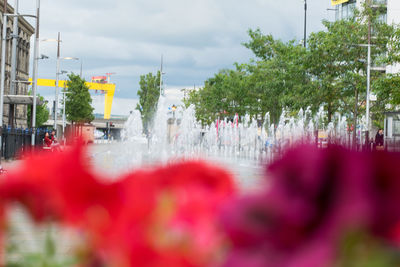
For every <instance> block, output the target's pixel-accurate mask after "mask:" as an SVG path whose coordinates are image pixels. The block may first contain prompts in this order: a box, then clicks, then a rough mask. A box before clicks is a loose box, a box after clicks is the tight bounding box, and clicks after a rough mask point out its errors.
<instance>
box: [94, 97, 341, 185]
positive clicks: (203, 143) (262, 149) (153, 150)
mask: <svg viewBox="0 0 400 267" xmlns="http://www.w3.org/2000/svg"><path fill="white" fill-rule="evenodd" d="M167 110H168V108H167V105H166V104H165V99H164V97H161V98H160V100H159V103H158V108H157V112H156V115H155V118H154V121H153V127H152V128H151V129H150V134H149V136H148V137H145V136H144V135H143V128H142V121H141V116H140V113H139V112H138V111H135V112H133V113H132V114H131V115H130V117H129V119H128V121H127V122H126V125H125V129H124V130H123V133H122V137H123V141H122V142H120V143H116V144H113V145H112V146H110V145H109V146H106V148H105V150H102V151H98V150H97V152H94V156H93V158H94V159H95V161H96V162H97V165H98V166H100V168H101V167H106V168H108V167H109V165H113V167H112V168H111V169H112V170H113V172H114V171H115V170H117V171H120V172H123V171H129V170H131V169H132V168H138V167H146V166H150V167H151V166H154V165H158V164H168V163H170V162H175V161H180V160H190V159H202V160H207V161H209V162H212V163H214V164H217V165H221V166H223V167H226V168H227V169H230V170H232V171H233V172H234V173H238V176H245V177H248V176H257V175H258V172H259V171H260V170H261V169H262V166H264V164H265V163H266V162H270V161H271V160H273V159H274V158H276V157H277V156H279V155H280V153H281V151H282V150H283V149H284V148H286V147H289V146H293V145H295V144H297V143H299V142H303V143H305V142H315V140H316V132H315V131H316V130H319V131H320V136H319V139H321V140H323V141H324V142H326V143H327V142H329V141H330V140H333V139H334V138H333V137H335V140H338V141H340V142H341V143H342V144H344V143H345V142H347V140H348V136H349V135H348V131H347V128H348V127H347V123H348V122H347V119H346V117H343V116H341V115H340V114H335V115H334V116H333V120H332V122H331V123H329V124H327V125H325V121H326V116H327V114H326V111H325V110H324V108H323V107H321V108H320V109H319V110H318V111H317V112H316V113H315V115H313V112H312V111H311V109H310V108H307V109H306V110H302V109H301V110H300V111H299V112H298V114H297V115H295V116H290V115H289V113H288V112H287V111H286V110H283V111H282V114H281V116H280V119H279V122H278V123H277V124H274V123H272V122H271V119H270V115H269V114H268V113H267V114H266V115H265V117H264V119H263V121H262V124H260V122H258V121H257V120H254V119H253V120H252V119H251V118H250V116H249V115H246V116H244V117H241V118H239V116H238V115H235V116H234V117H233V119H232V118H231V119H219V120H216V121H215V122H213V123H211V125H209V126H206V127H202V126H201V124H200V123H199V122H197V121H196V118H195V109H194V107H193V106H190V107H188V108H186V109H184V108H183V107H178V109H177V110H176V111H174V112H173V113H172V114H173V115H171V114H167ZM170 113H171V112H170ZM167 121H168V123H167ZM321 130H322V131H321ZM330 138H332V139H330ZM325 139H326V140H325ZM243 173H244V174H243Z"/></svg>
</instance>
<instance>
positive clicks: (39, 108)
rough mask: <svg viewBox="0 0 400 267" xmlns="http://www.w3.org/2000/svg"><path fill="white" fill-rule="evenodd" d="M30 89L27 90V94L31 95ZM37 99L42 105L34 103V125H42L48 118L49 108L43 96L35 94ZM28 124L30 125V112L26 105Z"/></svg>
mask: <svg viewBox="0 0 400 267" xmlns="http://www.w3.org/2000/svg"><path fill="white" fill-rule="evenodd" d="M31 93H32V92H31V91H29V95H31ZM37 99H39V100H40V101H43V104H42V105H36V127H40V126H42V125H43V124H44V123H45V122H46V121H47V120H48V119H49V113H50V112H49V109H48V108H47V102H45V100H44V97H43V96H41V95H39V94H38V95H37ZM28 126H29V127H32V114H31V109H30V107H29V106H28Z"/></svg>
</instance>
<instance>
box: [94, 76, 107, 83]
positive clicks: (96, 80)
mask: <svg viewBox="0 0 400 267" xmlns="http://www.w3.org/2000/svg"><path fill="white" fill-rule="evenodd" d="M92 83H107V76H94V77H92Z"/></svg>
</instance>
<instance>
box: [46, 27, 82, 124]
mask: <svg viewBox="0 0 400 267" xmlns="http://www.w3.org/2000/svg"><path fill="white" fill-rule="evenodd" d="M43 41H44V42H57V64H56V90H55V103H54V123H53V128H54V130H57V117H58V116H57V115H58V96H59V94H60V93H59V78H60V74H61V73H60V63H61V60H64V59H65V60H68V59H73V60H79V58H77V57H60V43H61V38H60V33H58V37H57V39H44V40H43Z"/></svg>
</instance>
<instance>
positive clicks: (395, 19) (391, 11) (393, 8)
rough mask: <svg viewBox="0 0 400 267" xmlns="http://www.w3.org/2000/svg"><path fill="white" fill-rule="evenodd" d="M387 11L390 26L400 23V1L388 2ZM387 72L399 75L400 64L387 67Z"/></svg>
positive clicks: (389, 0)
mask: <svg viewBox="0 0 400 267" xmlns="http://www.w3.org/2000/svg"><path fill="white" fill-rule="evenodd" d="M387 10H388V14H387V22H388V23H389V24H393V23H400V0H388V3H387ZM386 71H387V72H388V73H398V72H400V64H396V65H394V66H387V67H386Z"/></svg>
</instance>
